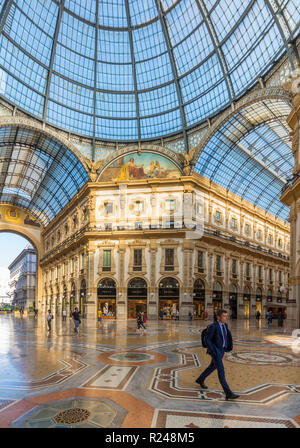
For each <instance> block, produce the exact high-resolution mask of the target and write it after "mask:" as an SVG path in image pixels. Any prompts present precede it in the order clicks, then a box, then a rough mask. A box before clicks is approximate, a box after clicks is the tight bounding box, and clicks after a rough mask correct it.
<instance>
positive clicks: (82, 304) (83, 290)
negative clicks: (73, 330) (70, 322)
mask: <svg viewBox="0 0 300 448" xmlns="http://www.w3.org/2000/svg"><path fill="white" fill-rule="evenodd" d="M79 311H80V313H81V316H82V317H85V316H86V282H85V280H82V282H81V286H80V298H79Z"/></svg>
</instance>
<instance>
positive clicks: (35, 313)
mask: <svg viewBox="0 0 300 448" xmlns="http://www.w3.org/2000/svg"><path fill="white" fill-rule="evenodd" d="M38 312H39V310H38V309H37V308H34V318H35V319H36V318H37V315H38Z"/></svg>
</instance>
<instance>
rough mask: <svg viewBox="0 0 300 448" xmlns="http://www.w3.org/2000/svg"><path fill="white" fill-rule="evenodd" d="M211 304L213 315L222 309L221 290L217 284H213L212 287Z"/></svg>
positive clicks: (220, 286)
mask: <svg viewBox="0 0 300 448" xmlns="http://www.w3.org/2000/svg"><path fill="white" fill-rule="evenodd" d="M212 304H213V311H214V313H215V312H217V311H218V310H221V309H222V305H223V290H222V285H221V284H220V283H219V282H215V283H214V285H213V294H212Z"/></svg>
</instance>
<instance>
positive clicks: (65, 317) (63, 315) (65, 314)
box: [62, 310, 67, 321]
mask: <svg viewBox="0 0 300 448" xmlns="http://www.w3.org/2000/svg"><path fill="white" fill-rule="evenodd" d="M62 318H63V321H66V320H67V311H66V310H63V311H62Z"/></svg>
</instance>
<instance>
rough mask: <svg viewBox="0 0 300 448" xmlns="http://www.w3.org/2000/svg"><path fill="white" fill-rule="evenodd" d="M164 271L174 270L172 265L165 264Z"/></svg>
mask: <svg viewBox="0 0 300 448" xmlns="http://www.w3.org/2000/svg"><path fill="white" fill-rule="evenodd" d="M165 271H174V266H165Z"/></svg>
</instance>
